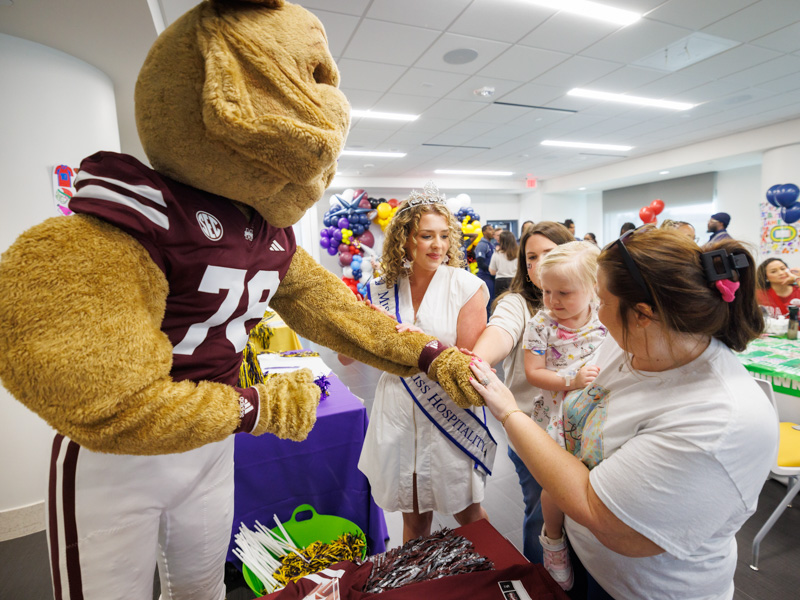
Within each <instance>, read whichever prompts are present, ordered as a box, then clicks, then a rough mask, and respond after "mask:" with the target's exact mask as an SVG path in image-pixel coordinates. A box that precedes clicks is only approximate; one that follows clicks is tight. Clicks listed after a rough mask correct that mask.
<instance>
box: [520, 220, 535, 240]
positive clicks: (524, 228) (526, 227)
mask: <svg viewBox="0 0 800 600" xmlns="http://www.w3.org/2000/svg"><path fill="white" fill-rule="evenodd" d="M534 225H535V223H534V222H533V221H525V222H524V223H523V224H522V228H521V229H520V232H519V239H522V236H523V235H525V234H526V233H528V231H530V230H531V228H533V226H534Z"/></svg>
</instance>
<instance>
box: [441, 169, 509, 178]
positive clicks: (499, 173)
mask: <svg viewBox="0 0 800 600" xmlns="http://www.w3.org/2000/svg"><path fill="white" fill-rule="evenodd" d="M434 173H436V174H437V175H480V176H485V177H508V176H509V175H513V174H514V172H513V171H469V170H459V169H436V170H435V171H434Z"/></svg>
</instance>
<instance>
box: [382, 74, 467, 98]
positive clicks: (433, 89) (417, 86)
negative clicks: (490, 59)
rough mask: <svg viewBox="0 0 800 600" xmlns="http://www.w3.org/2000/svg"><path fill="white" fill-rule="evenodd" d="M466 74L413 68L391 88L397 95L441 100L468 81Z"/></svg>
mask: <svg viewBox="0 0 800 600" xmlns="http://www.w3.org/2000/svg"><path fill="white" fill-rule="evenodd" d="M467 77H468V76H467V75H466V74H464V73H446V72H444V71H432V70H430V69H419V68H416V67H412V68H410V69H408V71H406V72H405V73H404V74H403V76H402V77H400V79H398V80H397V82H395V84H394V85H393V86H392V87H391V90H390V91H391V92H392V93H395V94H409V95H417V96H429V97H433V98H441V97H442V96H445V95H446V94H448V93H449V92H450V91H452V90H453V89H454V88H455V87H457V86H458V85H460V84H462V83H464V81H466V80H467Z"/></svg>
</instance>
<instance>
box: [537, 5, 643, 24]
mask: <svg viewBox="0 0 800 600" xmlns="http://www.w3.org/2000/svg"><path fill="white" fill-rule="evenodd" d="M528 1H529V2H530V3H531V4H535V5H537V6H544V7H545V8H552V9H553V10H563V11H564V12H568V13H573V14H576V15H578V16H581V17H589V18H591V19H597V20H599V21H606V22H608V23H616V24H617V25H630V24H631V23H635V22H636V21H638V20H639V19H641V18H642V15H640V14H638V13H635V12H632V11H630V10H622V9H621V8H615V7H613V6H607V5H605V4H600V3H598V2H589V1H588V0H528Z"/></svg>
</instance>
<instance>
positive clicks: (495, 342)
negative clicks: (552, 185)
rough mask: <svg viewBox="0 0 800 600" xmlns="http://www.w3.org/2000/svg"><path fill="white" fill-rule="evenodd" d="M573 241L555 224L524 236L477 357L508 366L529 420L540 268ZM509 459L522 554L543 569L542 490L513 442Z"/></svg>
mask: <svg viewBox="0 0 800 600" xmlns="http://www.w3.org/2000/svg"><path fill="white" fill-rule="evenodd" d="M574 240H575V238H574V236H573V235H572V234H571V233H570V232H569V230H568V229H567V228H566V227H564V226H563V225H562V224H561V223H555V222H554V221H542V222H540V223H537V224H536V225H534V226H533V227H532V228H530V229H529V230H528V231H527V232H525V233H524V234H523V235H522V239H520V244H519V250H518V252H517V272H516V274H515V275H514V278H513V279H512V281H511V286H510V287H509V290H508V292H506V293H505V294H503V295H502V296H500V297H498V299H497V300H495V303H494V307H493V308H494V310H493V312H492V318H491V319H490V320H489V325H488V327H486V329H485V330H484V331H483V333H482V334H481V337H480V338H479V339H478V341H477V343H476V344H475V348H474V351H475V354H477V355H478V356H480V357H481V358H482V359H483V360H485V361H487V362H488V363H489V364H491V365H495V364H497V363H499V362H500V361H501V360H502V361H503V373H504V374H505V382H506V385H507V386H508V387H509V388H510V389H511V391H512V392H513V393H514V396H515V397H516V398H517V402H518V403H519V406H520V407H521V408H522V409H523V410H524V411H525V414H527V415H532V414H533V404H534V401H535V400H536V397H537V396H538V394H539V393H540V390H539V389H537V388H535V387H533V386H531V384H529V383H528V380H527V379H526V377H525V350H523V348H522V336H523V334H524V333H525V326H526V324H527V323H528V321H529V320H530V319H531V317H532V316H533V315H535V314H536V313H537V312H538V311H539V310H540V309H541V308H542V306H543V304H542V290H541V289H540V287H539V286H540V282H539V274H538V266H539V262H540V261H541V260H542V258H543V257H544V256H545V255H547V253H548V252H550V251H551V250H552V249H553V248H555V247H557V246H559V245H561V244H566V243H568V242H572V241H574ZM495 254H497V253H495ZM508 457H509V458H510V459H511V462H513V463H514V468H515V469H516V471H517V477H518V478H519V485H520V487H521V488H522V499H523V501H524V503H525V515H524V517H523V522H522V546H523V550H522V552H523V554H524V555H525V557H526V558H527V559H528V560H529V561H531V562H532V563H541V562H542V545H541V543H540V542H539V533H541V530H542V525H543V524H544V521H543V519H542V508H541V505H540V503H539V498H540V496H541V494H542V486H540V485H539V484H538V483H537V482H536V480H535V479H534V478H533V477H532V476H531V474H530V473H529V472H528V468H527V467H526V466H525V464H524V463H523V462H522V459H520V458H519V456H517V453H516V452H515V451H514V448H513V444H512V443H510V442H509V445H508Z"/></svg>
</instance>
